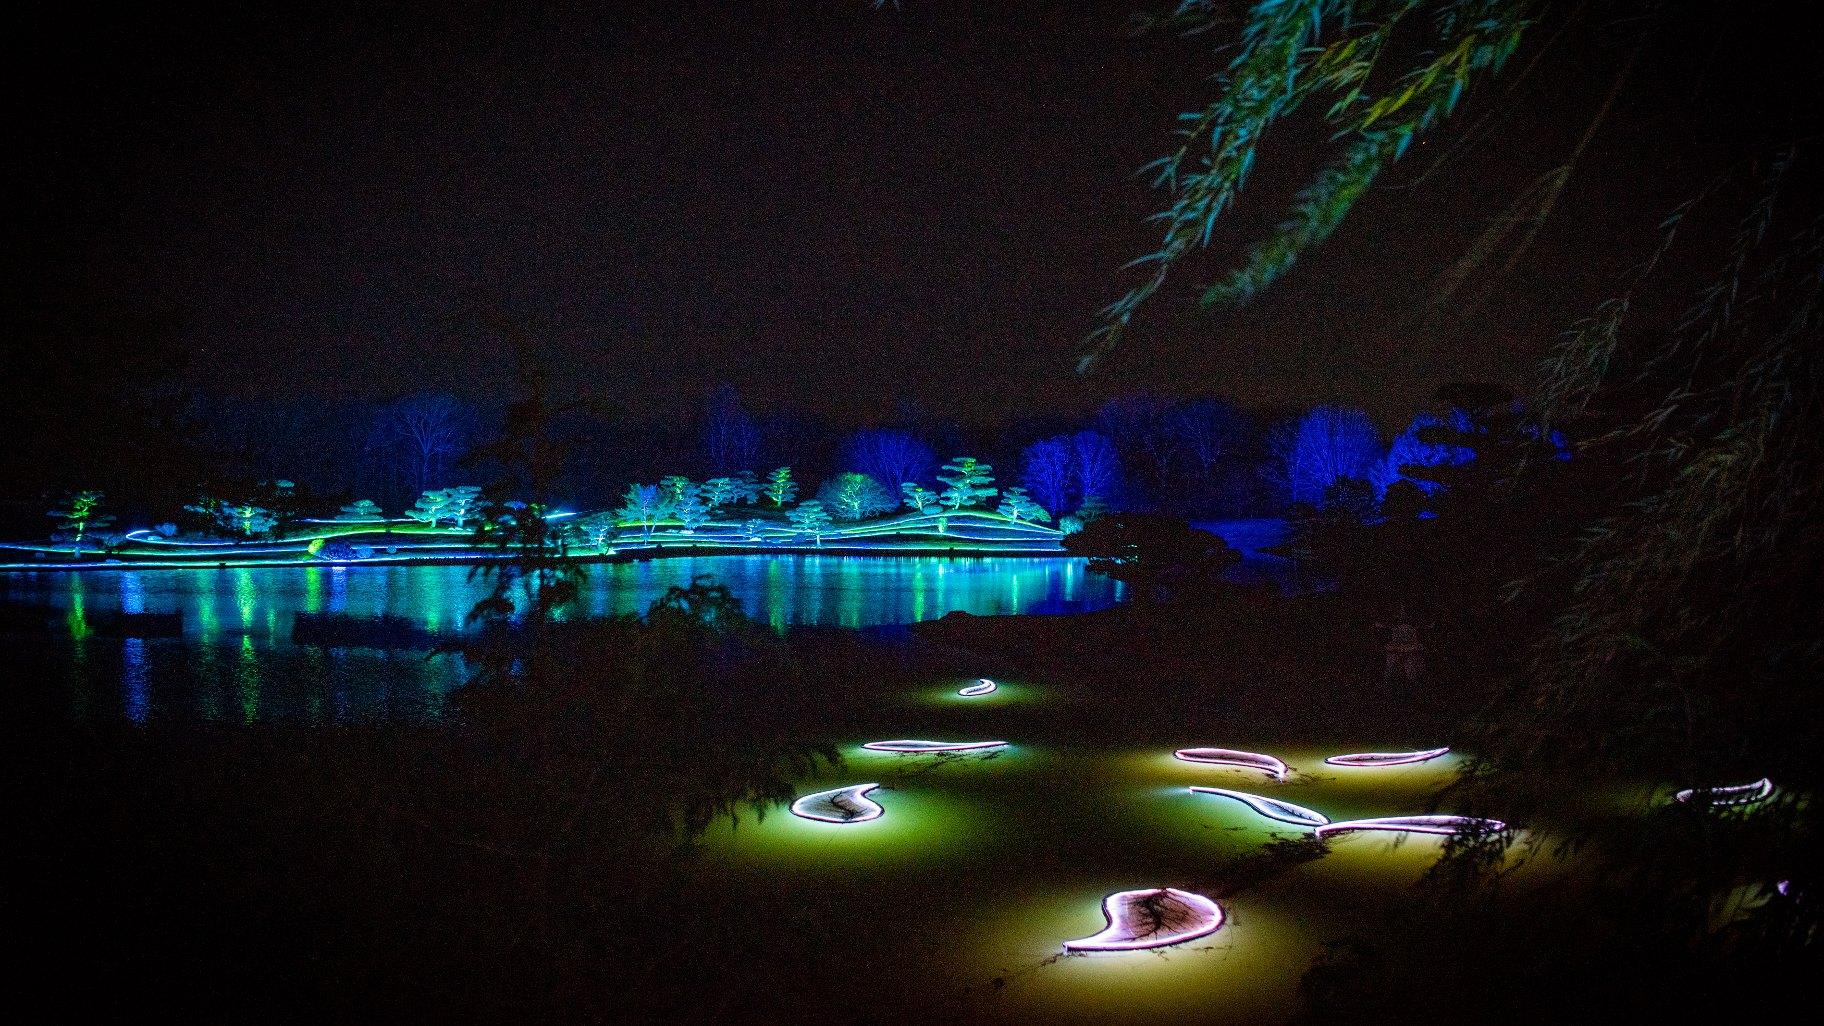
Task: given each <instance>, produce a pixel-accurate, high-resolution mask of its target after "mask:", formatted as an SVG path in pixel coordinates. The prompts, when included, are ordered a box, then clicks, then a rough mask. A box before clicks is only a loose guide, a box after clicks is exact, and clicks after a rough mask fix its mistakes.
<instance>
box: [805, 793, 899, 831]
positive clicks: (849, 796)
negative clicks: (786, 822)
mask: <svg viewBox="0 0 1824 1026" xmlns="http://www.w3.org/2000/svg"><path fill="white" fill-rule="evenodd" d="M879 786H880V785H879V784H851V785H849V786H848V787H838V788H835V789H834V790H830V791H818V792H817V793H815V794H807V795H805V796H804V797H802V798H800V799H798V800H797V801H795V802H793V803H792V815H794V816H800V817H803V818H804V819H814V820H816V821H817V822H819V823H866V822H867V821H868V820H871V819H879V818H880V817H882V816H884V815H886V812H887V810H885V809H883V808H881V807H880V803H879V802H877V801H875V800H874V799H872V798H869V797H868V792H869V791H872V790H874V789H875V788H877V787H879Z"/></svg>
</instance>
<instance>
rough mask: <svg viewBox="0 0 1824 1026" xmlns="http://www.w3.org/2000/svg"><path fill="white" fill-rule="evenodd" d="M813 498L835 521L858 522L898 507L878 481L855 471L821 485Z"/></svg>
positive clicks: (839, 475)
mask: <svg viewBox="0 0 1824 1026" xmlns="http://www.w3.org/2000/svg"><path fill="white" fill-rule="evenodd" d="M817 498H818V499H819V500H821V501H822V502H823V505H824V508H826V509H827V510H829V512H830V513H831V514H833V515H834V516H835V517H836V518H837V519H838V520H861V519H863V518H865V517H871V516H875V515H877V514H881V513H891V512H893V510H895V509H897V508H898V507H899V503H898V502H896V501H894V498H893V496H892V494H891V493H889V492H888V491H887V490H886V489H885V488H883V487H881V484H880V482H879V481H876V480H874V478H873V477H871V476H869V475H867V474H863V473H860V472H858V471H853V470H851V471H845V472H843V473H840V474H837V475H836V476H835V477H832V478H830V479H829V480H827V481H825V482H824V483H823V486H822V487H821V488H819V489H817Z"/></svg>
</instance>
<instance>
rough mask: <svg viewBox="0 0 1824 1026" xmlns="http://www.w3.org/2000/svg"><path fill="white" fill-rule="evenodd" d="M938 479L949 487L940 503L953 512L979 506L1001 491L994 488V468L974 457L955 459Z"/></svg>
mask: <svg viewBox="0 0 1824 1026" xmlns="http://www.w3.org/2000/svg"><path fill="white" fill-rule="evenodd" d="M937 479H938V480H939V481H942V482H943V483H944V484H945V485H946V486H947V487H945V488H944V490H943V493H942V494H941V495H939V496H938V501H940V502H942V503H943V504H944V505H946V506H948V507H950V508H951V509H952V510H960V509H962V508H964V507H965V506H979V505H981V504H982V503H983V502H985V501H986V500H988V499H991V498H993V497H994V496H995V494H996V493H997V492H999V491H1000V489H998V488H995V487H994V468H993V467H991V466H989V465H988V464H986V463H983V462H981V461H980V460H978V459H976V458H975V457H974V456H957V457H955V458H953V459H952V460H951V461H950V462H948V463H946V464H944V469H943V472H942V473H940V474H938V475H937Z"/></svg>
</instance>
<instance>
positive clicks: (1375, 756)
mask: <svg viewBox="0 0 1824 1026" xmlns="http://www.w3.org/2000/svg"><path fill="white" fill-rule="evenodd" d="M1449 754H1450V749H1448V748H1428V749H1426V750H1425V751H1422V752H1358V753H1356V754H1355V755H1332V756H1331V757H1329V758H1328V759H1325V760H1324V762H1326V763H1328V764H1329V765H1331V766H1358V767H1374V766H1410V765H1412V764H1413V763H1415V762H1430V761H1431V760H1433V759H1436V758H1437V757H1438V756H1440V755H1449Z"/></svg>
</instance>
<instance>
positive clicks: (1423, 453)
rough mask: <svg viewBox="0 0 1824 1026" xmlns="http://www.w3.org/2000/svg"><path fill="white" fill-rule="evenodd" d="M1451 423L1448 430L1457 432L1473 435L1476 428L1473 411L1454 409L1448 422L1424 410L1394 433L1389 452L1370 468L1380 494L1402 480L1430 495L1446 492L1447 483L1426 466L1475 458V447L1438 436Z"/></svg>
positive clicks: (1436, 465)
mask: <svg viewBox="0 0 1824 1026" xmlns="http://www.w3.org/2000/svg"><path fill="white" fill-rule="evenodd" d="M1447 423H1448V429H1449V430H1450V431H1454V432H1457V433H1461V434H1469V433H1470V432H1471V431H1472V430H1473V425H1472V424H1471V423H1470V418H1469V414H1467V413H1465V412H1463V411H1462V410H1452V411H1451V414H1450V418H1449V420H1448V422H1446V421H1445V420H1440V419H1439V418H1437V417H1435V416H1433V415H1431V414H1429V413H1421V414H1419V415H1418V416H1416V417H1414V418H1413V419H1412V423H1411V424H1408V425H1407V426H1406V430H1404V431H1402V432H1400V433H1399V434H1397V435H1395V436H1394V438H1393V442H1392V444H1391V445H1389V446H1388V447H1387V455H1386V456H1385V457H1384V458H1383V459H1382V460H1381V461H1380V462H1379V463H1376V464H1375V465H1374V467H1373V468H1372V469H1371V470H1370V471H1369V480H1370V482H1371V483H1373V485H1374V490H1375V494H1376V495H1377V496H1384V495H1385V494H1386V493H1387V489H1388V488H1390V487H1392V486H1393V485H1394V484H1395V483H1396V482H1399V481H1407V482H1410V483H1411V484H1412V485H1413V486H1414V487H1416V488H1417V489H1418V490H1419V491H1420V492H1423V493H1424V494H1426V495H1435V494H1437V493H1438V492H1440V491H1443V489H1444V485H1443V484H1442V483H1441V482H1439V481H1434V480H1432V479H1430V478H1429V477H1426V476H1424V474H1423V471H1424V469H1425V468H1428V467H1442V466H1457V465H1460V464H1463V463H1468V462H1469V461H1470V460H1472V459H1475V456H1476V454H1475V450H1473V449H1470V448H1467V447H1465V446H1461V445H1453V444H1451V443H1450V442H1449V441H1443V440H1439V439H1438V438H1436V437H1435V435H1436V434H1437V432H1438V430H1439V429H1443V428H1445V427H1446V424H1447ZM1415 471H1417V472H1418V473H1415Z"/></svg>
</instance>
